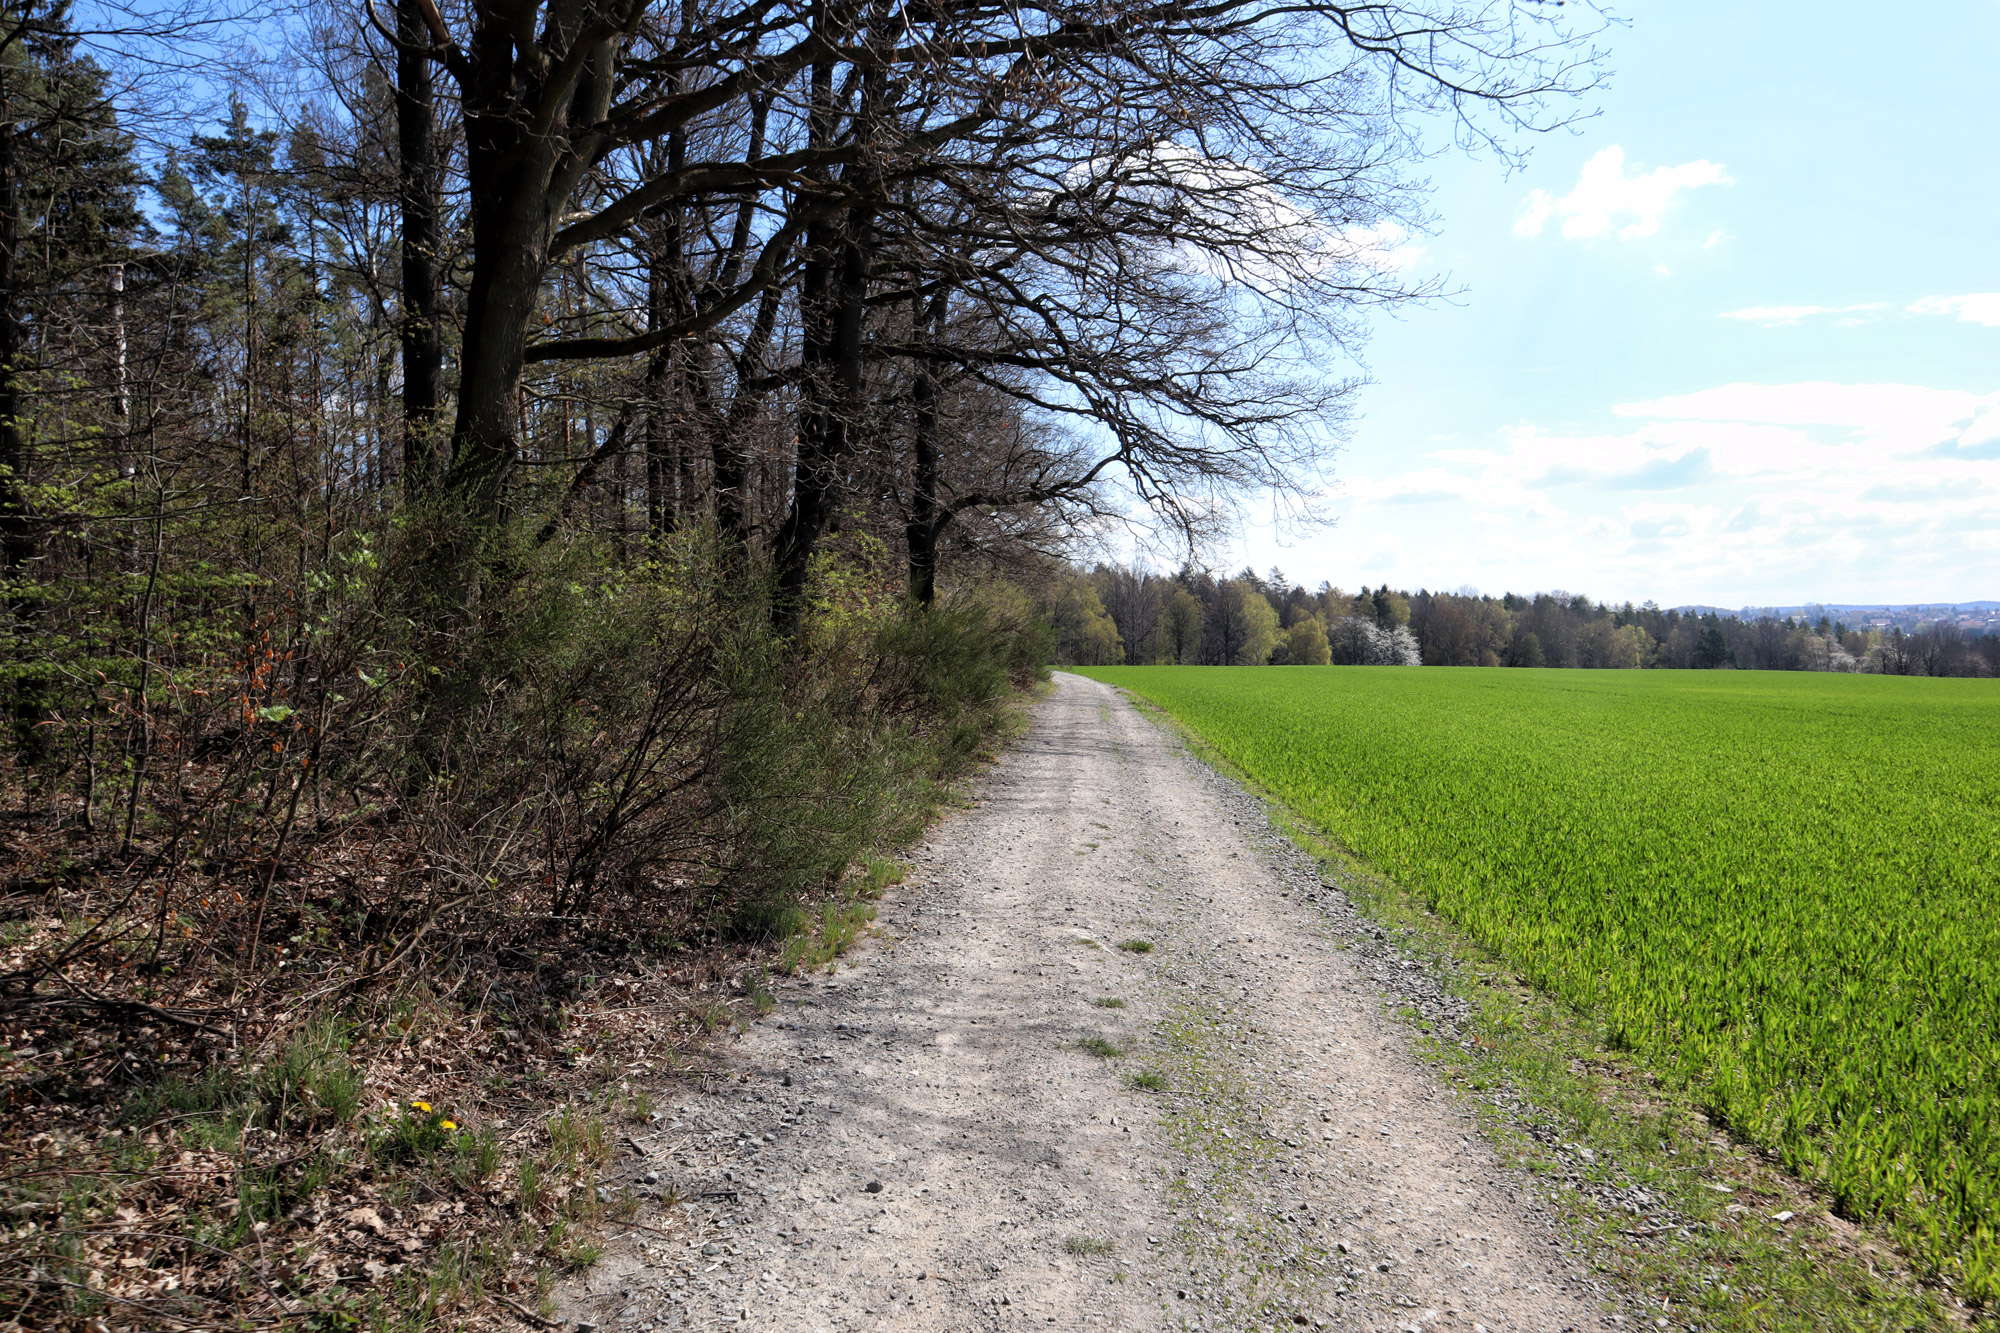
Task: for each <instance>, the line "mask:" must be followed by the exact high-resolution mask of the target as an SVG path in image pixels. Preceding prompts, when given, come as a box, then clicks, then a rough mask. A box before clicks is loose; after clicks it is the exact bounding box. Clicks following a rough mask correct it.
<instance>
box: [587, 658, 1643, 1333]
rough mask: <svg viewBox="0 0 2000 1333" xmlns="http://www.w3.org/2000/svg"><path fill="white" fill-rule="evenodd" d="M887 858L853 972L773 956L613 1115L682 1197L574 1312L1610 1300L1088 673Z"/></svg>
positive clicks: (1050, 1317) (1243, 834)
mask: <svg viewBox="0 0 2000 1333" xmlns="http://www.w3.org/2000/svg"><path fill="white" fill-rule="evenodd" d="M908 859H910V860H911V861H912V862H913V865H912V870H911V873H910V876H909V878H908V880H907V881H906V882H905V883H904V884H903V885H902V886H900V887H899V888H898V889H895V890H892V891H891V893H890V895H889V897H888V898H886V899H885V900H884V902H883V904H882V911H881V915H880V919H879V921H878V923H877V924H878V930H877V933H876V935H875V937H874V939H873V940H871V942H870V943H868V944H867V945H864V946H862V947H861V948H859V949H857V950H856V951H855V952H854V953H852V954H850V955H849V961H850V962H852V963H853V966H852V967H851V968H848V967H843V968H842V969H841V970H840V972H839V973H838V975H837V976H829V975H825V974H822V975H817V976H811V977H804V978H800V979H797V980H794V981H787V982H783V983H779V984H777V985H775V986H774V990H775V993H776V994H777V995H778V997H779V1006H778V1009H777V1011H776V1012H775V1013H774V1014H773V1015H772V1016H771V1017H770V1018H767V1019H765V1020H764V1021H762V1022H759V1023H757V1024H756V1025H754V1026H753V1027H752V1028H751V1029H750V1030H749V1031H748V1032H747V1033H745V1034H744V1036H743V1037H742V1038H741V1039H740V1040H739V1041H738V1042H736V1043H735V1045H734V1047H733V1049H730V1050H729V1051H727V1052H726V1054H725V1056H724V1059H725V1062H726V1064H727V1065H728V1067H729V1068H730V1069H731V1070H732V1072H734V1073H735V1074H736V1075H737V1077H736V1078H733V1079H728V1080H723V1081H719V1082H712V1083H711V1084H710V1085H709V1087H710V1089H711V1091H708V1092H705V1093H690V1092H687V1091H686V1090H685V1089H676V1091H675V1095H676V1096H678V1097H679V1098H680V1099H681V1100H679V1101H678V1102H676V1103H674V1104H671V1105H669V1106H667V1107H665V1108H663V1110H662V1111H661V1112H660V1120H659V1123H658V1125H657V1127H656V1129H655V1130H654V1132H652V1133H650V1134H646V1135H640V1136H637V1137H636V1139H635V1142H636V1143H637V1144H638V1146H639V1147H640V1149H642V1150H643V1151H644V1152H645V1153H646V1154H647V1160H646V1161H645V1162H640V1161H638V1160H637V1158H636V1157H634V1158H633V1159H631V1160H630V1163H629V1165H628V1166H626V1167H625V1168H623V1169H624V1170H625V1171H626V1173H627V1175H628V1177H629V1178H631V1179H632V1180H633V1181H634V1182H635V1185H636V1187H637V1188H639V1189H640V1190H641V1191H642V1192H643V1193H651V1192H652V1191H651V1190H650V1189H648V1188H647V1187H646V1186H645V1185H644V1184H643V1183H639V1182H642V1181H643V1173H652V1174H654V1175H655V1176H657V1177H659V1178H660V1180H661V1183H662V1184H670V1185H672V1186H673V1187H674V1188H675V1189H676V1190H677V1191H678V1193H679V1194H680V1196H681V1197H682V1199H683V1200H684V1202H682V1203H680V1204H677V1205H674V1206H673V1207H671V1208H668V1209H666V1210H665V1214H664V1215H660V1214H654V1213H642V1214H641V1216H640V1218H639V1219H638V1224H637V1225H635V1226H634V1227H633V1228H631V1229H630V1230H629V1231H627V1232H625V1233H624V1234H622V1235H620V1236H619V1237H617V1239H616V1240H615V1242H614V1244H613V1245H612V1246H611V1247H610V1248H609V1250H608V1252H607V1253H606V1255H605V1257H604V1258H603V1259H602V1260H601V1261H600V1262H599V1264H598V1265H597V1266H596V1267H595V1268H594V1269H592V1270H591V1271H590V1272H589V1273H588V1274H586V1275H585V1276H584V1277H582V1278H580V1279H579V1280H577V1281H576V1282H575V1283H573V1284H572V1285H571V1286H570V1287H568V1288H567V1289H565V1290H563V1291H562V1292H560V1293H559V1295H558V1303H559V1305H560V1306H561V1307H562V1308H563V1309H565V1310H566V1311H568V1312H569V1314H570V1315H571V1317H572V1318H576V1319H580V1320H583V1321H586V1322H590V1323H594V1324H596V1325H598V1326H599V1327H600V1328H604V1329H609V1328H632V1329H648V1328H657V1329H678V1328H685V1327H696V1328H707V1327H723V1326H731V1327H748V1328H756V1329H773V1330H787V1331H788V1333H789V1331H791V1330H827V1331H828V1333H831V1331H832V1330H845V1329H885V1330H957V1329H985V1328H1029V1327H1042V1328H1048V1327H1055V1328H1062V1329H1072V1328H1074V1329H1093V1328H1103V1329H1183V1328H1185V1329H1209V1330H1237V1329H1271V1328H1280V1327H1282V1328H1295V1327H1299V1326H1301V1325H1303V1326H1307V1327H1323V1328H1334V1329H1369V1330H1382V1331H1383V1333H1387V1331H1388V1330H1408V1329H1417V1330H1449V1329H1462V1330H1479V1329H1482V1328H1483V1329H1486V1330H1489V1331H1490V1333H1509V1331H1511V1330H1523V1331H1527V1330H1534V1331H1537V1333H1540V1331H1543V1330H1546V1331H1548V1333H1555V1331H1556V1330H1563V1329H1583V1328H1585V1327H1603V1326H1610V1325H1612V1324H1614V1323H1624V1322H1626V1321H1625V1320H1624V1319H1623V1318H1621V1317H1620V1316H1619V1315H1616V1314H1612V1313H1608V1311H1609V1310H1610V1309H1611V1308H1612V1306H1611V1304H1610V1303H1609V1301H1610V1300H1612V1299H1615V1298H1613V1297H1609V1296H1608V1294H1607V1293H1606V1292H1605V1291H1603V1290H1602V1289H1601V1288H1600V1286H1599V1284H1598V1283H1596V1282H1594V1281H1593V1280H1591V1279H1590V1277H1589V1275H1588V1274H1587V1273H1586V1272H1584V1271H1583V1269H1582V1266H1581V1264H1580V1261H1578V1260H1577V1259H1576V1258H1575V1257H1574V1256H1572V1255H1570V1254H1568V1253H1567V1252H1565V1251H1564V1250H1563V1249H1562V1247H1561V1246H1560V1245H1559V1243H1558V1242H1557V1241H1556V1239H1555V1238H1554V1236H1553V1235H1552V1232H1551V1226H1552V1222H1551V1217H1552V1215H1551V1214H1548V1213H1546V1212H1544V1211H1541V1210H1540V1209H1538V1208H1537V1206H1536V1205H1535V1203H1534V1202H1533V1199H1532V1187H1531V1186H1530V1185H1529V1184H1528V1182H1527V1180H1526V1178H1525V1177H1524V1176H1522V1175H1521V1174H1519V1173H1517V1172H1513V1171H1510V1170H1508V1169H1506V1168H1504V1167H1502V1166H1501V1165H1500V1164H1499V1162H1498V1161H1497V1160H1496V1158H1495V1157H1494V1155H1493V1153H1492V1151H1491V1150H1490V1149H1489V1148H1488V1147H1487V1146H1486V1145H1485V1143H1484V1142H1483V1141H1482V1140H1481V1139H1480V1138H1479V1136H1478V1135H1477V1133H1476V1132H1475V1130H1474V1128H1473V1121H1472V1118H1471V1116H1470V1115H1469V1114H1468V1113H1467V1112H1466V1111H1465V1110H1464V1109H1462V1108H1461V1107H1460V1106H1459V1105H1458V1103H1457V1100H1456V1098H1455V1097H1454V1095H1453V1094H1452V1093H1451V1092H1450V1091H1449V1090H1448V1089H1447V1088H1445V1087H1443V1086H1441V1085H1440V1084H1439V1083H1438V1081H1437V1080H1436V1079H1435V1078H1434V1077H1433V1076H1432V1075H1431V1073H1430V1072H1429V1071H1428V1070H1427V1069H1426V1068H1425V1067H1424V1066H1423V1065H1422V1063H1421V1062H1420V1061H1418V1060H1417V1059H1416V1058H1415V1057H1414V1056H1413V1055H1412V1054H1411V1053H1410V1051H1409V1050H1408V1047H1407V1043H1406V1041H1405V1039H1404V1036H1403V1033H1402V1030H1401V1029H1400V1027H1399V1026H1398V1025H1396V1024H1395V1023H1393V1022H1391V1021H1390V1020H1388V1019H1387V1018H1385V1016H1384V1006H1385V994H1386V993H1385V992H1384V990H1383V989H1382V988H1381V987H1380V986H1379V985H1378V984H1377V982H1376V981H1374V980H1372V979H1371V978H1370V977H1369V975H1368V974H1367V972H1366V971H1364V965H1365V964H1366V963H1367V961H1368V960H1367V959H1365V958H1363V957H1361V956H1360V955H1359V953H1358V951H1355V950H1351V949H1349V948H1347V947H1346V946H1347V945H1348V944H1349V943H1350V942H1351V941H1352V940H1353V939H1354V938H1356V937H1357V936H1361V935H1365V934H1366V933H1367V929H1366V927H1365V924H1364V923H1363V922H1361V920H1360V919H1359V918H1358V917H1356V916H1354V915H1353V913H1352V911H1351V909H1349V908H1348V907H1347V905H1346V902H1345V900H1344V898H1342V897H1341V895H1340V894H1339V893H1338V892H1336V891H1333V890H1330V889H1326V888H1323V887H1322V886H1321V885H1320V883H1319V880H1318V876H1317V875H1316V874H1315V873H1314V872H1313V870H1312V868H1311V866H1310V864H1309V863H1308V862H1306V861H1305V860H1304V859H1303V858H1302V857H1300V856H1298V855H1297V854H1296V853H1295V852H1292V851H1291V850H1290V849H1289V847H1286V846H1284V845H1282V844H1281V843H1280V841H1279V840H1278V839H1277V838H1276V837H1275V835H1274V834H1273V833H1272V832H1271V830H1270V827H1269V824H1268V821H1267V819H1266V818H1265V815H1264V812H1263V808H1262V807H1261V806H1260V805H1259V804H1258V803H1257V802H1256V801H1255V800H1254V799H1252V798H1250V797H1248V796H1247V795H1245V794H1244V793H1243V792H1241V791H1240V790H1239V789H1237V788H1236V787H1234V786H1233V785H1232V784H1230V783H1228V782H1227V781H1225V780H1224V779H1222V778H1220V777H1218V776H1216V775H1215V774H1214V773H1212V772H1211V771H1209V770H1208V769H1207V768H1205V767H1203V766H1202V765H1200V764H1199V763H1197V762H1196V761H1194V760H1193V759H1192V758H1190V757H1189V756H1188V755H1187V754H1186V752H1185V751H1184V750H1183V749H1182V747H1181V746H1180V745H1179V744H1178V742H1176V741H1175V740H1174V739H1173V738H1172V737H1171V736H1169V735H1168V734H1167V733H1166V732H1165V731H1164V730H1163V729H1161V728H1160V727H1158V726H1157V725H1155V724H1154V723H1152V722H1150V721H1148V720H1147V719H1146V718H1144V717H1143V716H1141V715H1140V714H1139V713H1138V712H1137V710H1135V709H1134V708H1132V707H1131V705H1129V704H1128V703H1126V702H1125V701H1124V700H1123V699H1122V698H1121V697H1120V696H1118V695H1117V694H1116V692H1115V691H1113V690H1111V689H1109V688H1108V687H1105V686H1102V685H1099V684H1097V683H1095V682H1092V681H1089V680H1085V679H1083V678H1081V677H1077V676H1071V675H1064V674H1059V675H1058V676H1057V677H1056V687H1055V689H1054V691H1053V693H1052V694H1051V695H1050V696H1049V697H1048V698H1047V699H1045V700H1043V701H1042V702H1041V703H1039V704H1038V705H1036V708H1035V718H1034V724H1033V726H1032V728H1031V730H1030V731H1029V733H1028V735H1027V736H1026V737H1025V738H1024V739H1023V740H1022V741H1021V742H1020V743H1019V744H1018V745H1017V746H1015V747H1014V748H1013V749H1012V750H1010V751H1009V752H1008V754H1007V755H1006V756H1005V757H1004V758H1003V760H1002V761H1001V763H1000V764H999V765H998V766H997V768H996V770H995V772H994V773H993V774H992V775H991V776H990V777H989V778H988V779H987V780H986V781H985V783H983V784H982V788H981V790H980V792H979V797H978V800H977V803H976V804H975V806H974V808H972V809H970V810H968V811H966V812H963V813H961V814H957V815H954V816H951V817H949V818H948V819H946V820H944V821H943V822H942V823H940V824H939V825H938V826H937V827H935V828H934V829H933V830H932V831H931V834H930V836H929V838H928V839H927V841H926V842H925V843H924V844H923V845H922V846H920V847H918V848H916V849H913V851H912V853H911V854H910V855H909V858H908ZM1126 941H1145V942H1147V943H1149V944H1151V945H1152V948H1151V950H1150V951H1147V952H1138V951H1134V950H1127V949H1123V948H1119V947H1117V946H1118V945H1119V944H1121V943H1122V942H1126ZM1102 999H1111V1000H1122V1001H1124V1007H1122V1008H1116V1007H1106V1006H1100V1005H1098V1004H1097V1003H1095V1001H1098V1000H1102ZM1090 1041H1099V1042H1105V1043H1109V1044H1110V1047H1111V1048H1115V1049H1116V1050H1117V1052H1118V1053H1117V1054H1116V1055H1112V1054H1109V1053H1104V1054H1094V1053H1092V1052H1091V1051H1090V1050H1088V1049H1086V1048H1085V1047H1084V1046H1083V1045H1081V1044H1080V1043H1085V1042H1090ZM1105 1049H1106V1048H1100V1050H1105ZM1145 1072H1152V1073H1157V1074H1159V1075H1161V1076H1162V1077H1163V1079H1164V1081H1165V1087H1164V1089H1163V1090H1148V1089H1146V1088H1143V1087H1138V1086H1134V1085H1133V1083H1132V1081H1131V1078H1130V1076H1132V1075H1135V1074H1140V1073H1145Z"/></svg>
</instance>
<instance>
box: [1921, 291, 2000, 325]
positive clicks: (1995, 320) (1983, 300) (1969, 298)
mask: <svg viewBox="0 0 2000 1333" xmlns="http://www.w3.org/2000/svg"><path fill="white" fill-rule="evenodd" d="M1910 313H1911V314H1913V315H1956V316H1958V317H1959V318H1960V319H1962V320H1964V321H1965V322H1966V323H1967V324H1984V325H1986V326H1987V327H1988V328H2000V292H1968V293H1966V294H1965V295H1964V296H1926V297H1925V298H1924V299H1923V300H1921V301H1912V302H1910Z"/></svg>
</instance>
